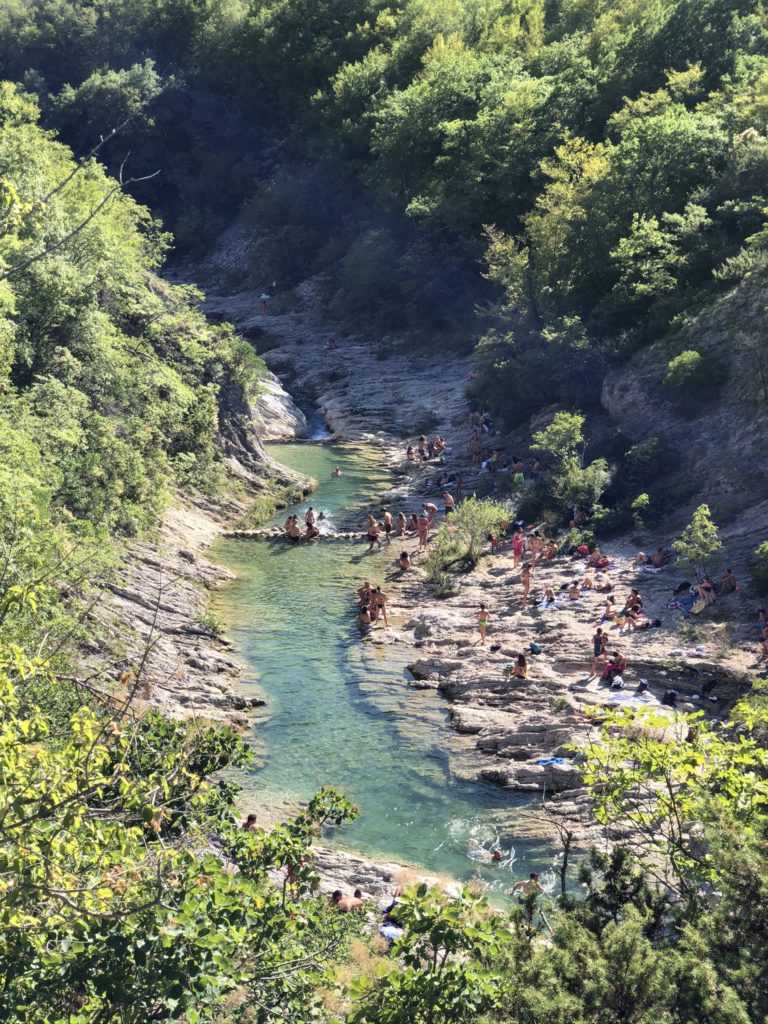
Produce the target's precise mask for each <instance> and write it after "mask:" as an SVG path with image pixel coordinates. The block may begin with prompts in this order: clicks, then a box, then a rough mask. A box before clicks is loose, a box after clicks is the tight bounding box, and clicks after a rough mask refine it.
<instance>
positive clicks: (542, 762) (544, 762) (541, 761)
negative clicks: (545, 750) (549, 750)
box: [536, 757, 567, 768]
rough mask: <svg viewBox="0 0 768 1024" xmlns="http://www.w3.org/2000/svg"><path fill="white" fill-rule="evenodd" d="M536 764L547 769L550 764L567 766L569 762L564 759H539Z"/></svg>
mask: <svg viewBox="0 0 768 1024" xmlns="http://www.w3.org/2000/svg"><path fill="white" fill-rule="evenodd" d="M536 764H540V765H541V766H542V768H546V766H547V765H548V764H567V762H566V760H565V758H564V757H539V758H537V759H536Z"/></svg>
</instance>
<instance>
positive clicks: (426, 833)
mask: <svg viewBox="0 0 768 1024" xmlns="http://www.w3.org/2000/svg"><path fill="white" fill-rule="evenodd" d="M270 454H271V455H272V456H273V457H274V458H276V459H278V460H279V461H280V462H282V463H283V464H285V465H287V466H290V467H291V468H292V469H295V470H298V471H299V472H300V473H304V474H306V475H308V476H312V477H314V478H315V479H316V480H318V481H319V488H318V490H317V491H316V492H315V493H314V494H313V495H312V496H311V497H310V498H309V499H308V500H307V501H305V502H304V503H302V504H301V505H298V506H295V507H294V509H293V510H292V511H294V512H296V513H298V514H299V517H300V519H302V520H303V516H304V513H305V511H306V509H307V507H308V506H309V505H310V504H311V505H313V506H314V508H315V510H316V512H319V511H320V510H323V511H324V512H325V513H326V515H327V516H328V517H329V519H330V522H331V523H333V521H334V519H336V520H338V519H339V518H340V515H341V513H342V512H343V513H345V515H348V513H349V510H350V509H354V508H356V507H361V506H364V505H365V503H366V501H370V500H371V499H372V498H373V496H374V495H375V494H376V493H377V492H380V491H381V490H383V489H384V488H386V486H387V484H388V478H387V476H386V474H385V473H384V472H383V471H381V470H380V469H379V468H378V467H377V466H376V464H375V462H372V461H370V460H368V459H365V458H362V457H361V456H360V454H359V453H358V452H356V451H355V450H354V449H352V448H349V447H344V446H334V445H327V444H288V445H271V446H270ZM334 466H339V467H340V468H341V470H342V475H341V476H340V477H333V476H332V470H333V467H334ZM286 515H287V513H286V512H285V511H284V512H282V513H281V514H280V516H279V517H278V521H279V522H280V523H281V524H282V522H283V521H284V519H285V516H286ZM364 518H365V517H364V514H363V515H361V526H362V523H363V521H364ZM406 546H407V547H409V548H412V547H415V544H414V543H413V542H411V543H410V544H408V545H406ZM395 553H396V551H395V544H394V543H393V545H392V549H391V550H390V551H385V552H384V553H383V554H381V555H379V554H374V555H368V554H367V553H366V546H365V544H364V543H363V542H362V541H361V542H359V543H342V542H339V543H323V542H322V541H321V542H319V543H317V544H313V545H304V544H302V545H301V546H296V547H294V546H289V545H288V544H287V543H284V542H282V541H280V542H265V541H236V540H223V541H221V542H219V543H218V544H217V546H216V548H215V551H214V557H215V558H216V560H217V561H219V562H222V563H223V564H225V565H227V566H229V567H230V568H231V569H232V570H233V571H234V572H235V573H236V574H237V579H236V580H235V581H233V582H232V583H231V584H228V585H227V586H226V587H224V588H223V589H222V590H220V591H219V592H218V593H217V594H216V597H215V601H214V611H215V613H216V615H217V616H218V617H219V618H220V619H222V620H223V622H224V623H225V625H226V627H227V632H228V633H229V635H230V636H231V637H232V639H233V640H234V643H235V647H236V650H237V653H238V654H239V655H240V656H241V657H242V658H243V659H244V660H245V661H246V662H247V663H248V665H249V666H251V667H252V669H253V670H254V674H255V676H257V677H258V683H257V684H255V683H252V684H248V683H247V682H246V683H245V684H244V685H245V686H246V687H247V686H248V685H252V686H258V689H259V691H260V692H261V693H262V695H263V696H265V697H266V700H267V709H266V711H267V716H266V717H265V720H263V721H260V722H258V723H257V724H256V726H255V727H254V737H253V738H254V744H255V746H256V750H257V753H258V754H259V755H261V756H260V757H259V759H258V761H259V762H261V763H258V762H257V765H256V767H254V768H253V770H252V773H251V774H250V776H249V777H248V779H247V780H246V782H245V788H246V791H248V792H252V793H253V794H254V796H255V797H257V799H258V802H262V803H265V804H269V803H272V802H280V801H284V800H286V799H292V798H297V799H306V798H308V797H310V796H311V795H312V793H313V792H315V791H316V790H317V789H318V788H319V787H320V786H322V785H333V786H337V787H338V788H339V789H341V790H343V791H344V793H345V794H346V795H347V796H348V797H349V798H350V799H352V800H354V801H355V802H356V803H357V804H359V806H360V816H359V817H358V819H357V820H356V821H354V822H352V823H351V824H349V825H346V826H344V827H343V828H342V829H340V830H338V831H337V832H336V833H335V834H334V839H335V841H336V842H338V843H339V844H341V845H344V846H346V847H348V848H351V849H354V850H358V851H359V852H361V853H364V854H368V855H371V856H375V857H379V858H392V859H396V860H405V861H408V862H411V863H414V864H418V865H421V866H423V867H425V868H427V869H429V870H430V871H435V872H446V873H448V874H450V875H451V876H453V877H456V878H462V879H463V878H469V877H472V876H474V875H477V874H480V875H481V876H482V877H484V878H485V879H486V881H487V882H488V883H489V885H490V887H491V890H492V892H495V893H496V894H498V895H500V894H502V893H503V892H504V891H505V890H506V889H507V888H508V887H509V883H510V881H511V879H512V877H513V876H514V878H521V877H524V876H526V875H527V873H528V871H530V870H533V869H537V870H540V871H547V870H548V869H549V868H551V866H552V863H553V861H552V852H551V851H548V850H547V849H545V848H537V847H535V846H534V845H533V844H531V843H530V842H526V841H523V840H519V839H516V838H515V831H514V822H515V809H516V808H519V807H520V806H521V805H522V804H523V803H524V802H525V801H524V800H523V799H522V798H521V797H520V796H517V795H514V794H508V793H505V792H504V791H502V790H500V789H498V788H497V787H495V786H492V785H490V784H485V783H482V782H477V781H476V780H475V779H474V778H472V777H467V778H464V777H462V776H461V774H460V773H457V772H455V771H453V770H452V764H455V763H456V760H455V758H454V760H453V761H451V758H450V757H449V754H450V752H451V751H453V752H454V755H455V756H456V757H458V756H460V755H459V753H458V752H459V751H460V749H462V748H463V749H466V748H465V746H464V744H465V742H466V741H462V740H460V739H459V738H458V737H456V735H455V734H454V733H452V732H451V731H450V730H449V729H448V728H447V726H446V718H447V709H446V706H445V705H444V704H443V702H442V701H441V699H440V698H439V697H438V696H437V695H436V694H435V693H434V692H433V691H421V690H414V689H413V688H412V687H410V686H408V681H407V671H406V668H405V664H406V661H407V660H408V659H409V657H412V651H409V649H408V648H405V647H402V646H400V645H397V644H394V645H391V646H385V647H382V646H378V645H373V644H369V643H363V642H361V639H360V633H359V630H358V628H357V626H356V622H355V603H354V601H355V599H354V595H353V591H354V589H355V588H356V587H357V586H359V584H360V582H361V581H362V580H363V579H369V580H370V581H371V582H372V583H374V584H375V583H384V582H385V578H386V574H387V573H388V572H390V571H391V562H392V560H393V558H394V556H395ZM397 553H399V551H398V552H397ZM385 590H386V586H385ZM393 611H394V613H395V615H396V613H397V609H396V607H395V608H394V609H393ZM470 842H471V843H474V842H478V843H479V844H480V846H481V847H482V848H484V849H490V848H492V847H493V846H496V845H498V846H500V847H501V849H502V850H503V852H504V860H503V861H502V863H501V864H500V865H493V866H490V865H486V864H484V863H482V862H480V861H478V860H477V859H476V858H477V857H479V856H481V855H482V854H481V853H479V852H478V849H477V848H475V847H474V846H473V847H472V848H471V849H469V848H468V843H470ZM546 880H547V879H546V878H545V881H546ZM550 880H551V882H554V877H553V876H552V877H551V879H550Z"/></svg>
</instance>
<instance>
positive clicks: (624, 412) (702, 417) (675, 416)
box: [602, 276, 768, 543]
mask: <svg viewBox="0 0 768 1024" xmlns="http://www.w3.org/2000/svg"><path fill="white" fill-rule="evenodd" d="M766 305H768V282H766V279H765V278H761V277H757V276H752V277H750V278H748V279H746V280H745V281H743V282H742V283H741V284H740V285H739V286H738V287H736V288H734V289H733V290H732V291H730V292H728V293H727V294H725V295H723V296H722V297H721V298H720V299H718V300H717V301H716V302H715V303H713V304H712V305H711V306H708V307H707V308H706V309H704V310H703V311H701V312H699V313H697V314H691V315H689V316H686V317H685V318H684V319H683V321H682V323H681V325H680V328H679V330H678V331H677V332H676V333H674V334H671V335H669V336H668V337H667V338H665V339H662V340H661V341H659V342H657V343H656V344H655V345H652V346H650V347H648V348H646V349H643V350H642V351H641V352H640V353H638V355H637V356H635V358H634V359H632V360H631V361H630V362H629V363H628V364H627V365H625V366H623V367H622V368H620V369H618V370H614V371H612V372H610V373H609V374H608V375H607V377H606V379H605V381H604V384H603V391H602V404H603V406H604V408H605V409H606V411H607V412H608V414H609V415H610V417H611V419H612V420H613V422H614V423H615V424H616V425H618V426H619V427H620V428H621V429H622V431H624V433H625V434H626V435H627V436H628V437H630V438H631V439H632V440H633V441H636V442H637V441H643V440H647V439H648V438H650V437H654V436H655V437H659V438H661V439H663V440H664V441H665V442H666V443H667V444H668V445H669V446H670V448H671V449H672V450H673V451H674V452H675V453H676V460H675V461H676V462H677V463H678V465H677V467H676V469H675V470H674V472H673V474H672V478H671V479H670V481H669V482H670V488H673V487H674V486H675V485H677V484H684V485H685V490H686V491H687V492H688V497H687V499H686V501H685V502H684V503H683V504H679V503H676V504H674V505H671V507H670V508H669V509H667V510H665V512H666V513H667V515H666V518H667V520H668V522H669V525H670V526H672V527H673V528H677V527H678V526H679V525H680V523H681V522H683V521H685V520H686V519H687V518H688V516H689V513H690V510H691V509H692V508H694V507H695V506H696V505H698V504H700V503H701V502H704V501H706V502H707V503H708V504H709V505H710V507H711V508H712V512H713V516H714V518H715V521H716V522H718V523H720V524H721V525H724V526H726V528H727V529H729V528H730V529H733V530H734V531H735V532H736V533H741V532H743V531H744V528H745V526H747V527H748V525H749V524H745V523H742V522H741V520H742V519H744V518H745V517H747V518H748V519H749V521H750V523H751V525H752V527H754V528H755V529H758V532H759V528H760V526H762V527H763V532H765V533H767V534H768V529H766V527H768V523H767V522H766V519H765V517H764V516H759V515H758V514H756V513H757V510H758V508H759V507H760V506H762V505H763V504H764V503H765V502H766V500H767V499H768V474H766V473H765V432H766V425H768V404H767V402H768V396H767V395H766V394H765V391H764V386H763V382H762V379H761V375H760V372H759V367H758V365H757V361H756V359H755V356H754V354H753V353H752V352H751V351H750V350H749V348H748V347H747V345H746V344H745V341H754V340H758V341H759V340H760V339H763V338H764V336H765V330H766ZM687 349H692V350H695V351H698V352H701V353H702V355H711V356H713V357H715V358H716V359H717V360H718V361H719V362H721V363H722V364H724V365H725V366H727V370H728V377H727V379H726V381H725V384H724V385H723V387H722V390H721V391H720V393H719V394H718V395H716V397H714V398H713V399H712V400H711V401H709V402H707V403H706V404H705V405H704V407H703V408H702V409H701V410H700V411H699V412H698V413H697V414H696V415H692V416H691V415H683V414H682V413H681V412H680V411H679V409H678V408H676V406H675V405H674V403H672V402H670V401H669V400H667V398H666V396H665V393H664V390H663V387H662V383H663V380H664V376H665V373H666V369H667V365H668V363H669V361H670V359H672V358H674V357H675V356H677V355H678V354H679V353H680V352H683V351H685V350H687ZM765 352H766V357H765V363H766V370H768V345H767V346H765ZM659 469H660V472H662V473H663V472H664V469H665V467H663V466H660V467H659ZM747 532H751V531H750V530H749V529H747ZM762 539H765V538H764V537H763V538H762ZM749 542H750V543H751V540H750V541H749Z"/></svg>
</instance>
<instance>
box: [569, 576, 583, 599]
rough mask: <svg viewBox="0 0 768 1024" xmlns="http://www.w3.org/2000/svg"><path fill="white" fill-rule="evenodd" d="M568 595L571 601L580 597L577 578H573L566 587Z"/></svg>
mask: <svg viewBox="0 0 768 1024" xmlns="http://www.w3.org/2000/svg"><path fill="white" fill-rule="evenodd" d="M568 597H570V599H571V600H572V601H576V600H577V599H578V598H580V597H581V588H580V587H579V581H578V580H574V581H573V582H572V583H571V585H570V586H569V587H568Z"/></svg>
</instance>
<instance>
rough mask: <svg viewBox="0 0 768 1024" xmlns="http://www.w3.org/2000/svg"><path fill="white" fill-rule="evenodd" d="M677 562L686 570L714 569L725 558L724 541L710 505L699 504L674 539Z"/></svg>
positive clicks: (673, 546)
mask: <svg viewBox="0 0 768 1024" xmlns="http://www.w3.org/2000/svg"><path fill="white" fill-rule="evenodd" d="M672 550H673V551H674V552H675V554H676V556H677V557H676V559H675V562H676V564H677V565H679V566H680V567H681V569H683V570H684V571H686V572H692V573H698V572H703V571H709V572H711V571H713V570H714V569H716V568H717V566H718V565H720V563H721V562H722V560H723V543H722V541H721V540H720V535H719V531H718V528H717V526H716V524H715V523H713V522H712V516H711V513H710V511H709V505H699V507H698V508H697V509H696V511H695V512H694V513H693V519H692V520H691V522H690V523H689V524H688V526H686V527H685V529H684V530H683V532H682V534H681V535H680V537H679V538H678V539H677V540H676V541H673V543H672Z"/></svg>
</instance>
